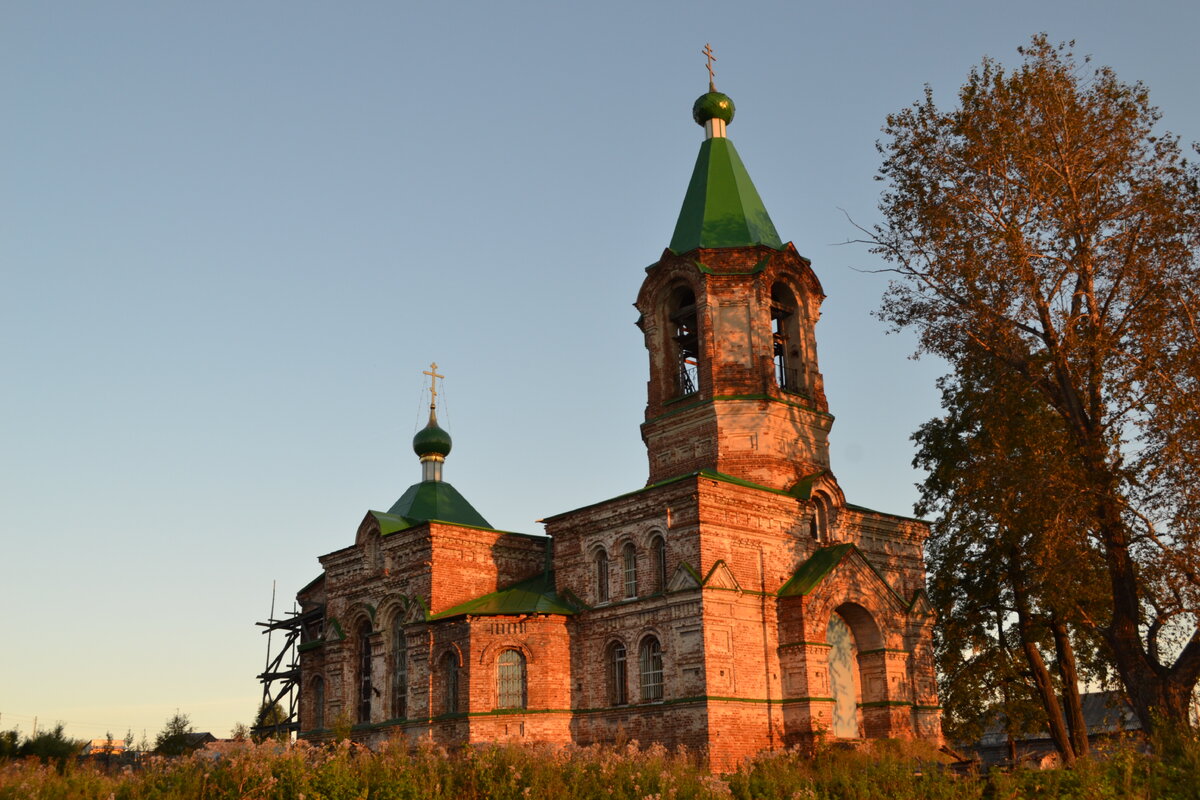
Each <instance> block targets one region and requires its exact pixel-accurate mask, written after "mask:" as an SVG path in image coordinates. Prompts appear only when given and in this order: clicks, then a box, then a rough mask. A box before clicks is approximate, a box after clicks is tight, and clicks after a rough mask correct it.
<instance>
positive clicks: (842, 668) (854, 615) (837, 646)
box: [825, 603, 883, 739]
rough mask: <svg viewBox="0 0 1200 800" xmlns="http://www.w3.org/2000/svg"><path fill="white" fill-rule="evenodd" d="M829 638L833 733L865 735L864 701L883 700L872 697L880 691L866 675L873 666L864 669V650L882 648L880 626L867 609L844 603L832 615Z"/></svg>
mask: <svg viewBox="0 0 1200 800" xmlns="http://www.w3.org/2000/svg"><path fill="white" fill-rule="evenodd" d="M825 641H826V643H827V644H829V689H830V694H831V695H832V696H833V701H834V706H833V719H832V720H831V722H830V731H829V732H830V733H831V734H832V735H833V736H836V737H838V738H839V739H858V738H861V737H862V735H863V719H862V704H863V703H864V702H866V701H870V700H877V699H879V698H876V697H872V696H870V695H871V694H872V692H875V691H876V690H875V689H874V688H872V687H873V685H874V683H873V682H872V681H871V680H870V676H868V675H867V674H866V673H867V672H870V669H864V667H866V666H867V665H866V664H864V659H863V657H862V653H863V652H864V651H866V652H875V651H878V650H879V649H880V648H882V646H883V641H882V637H881V635H880V633H879V627H878V626H877V625H876V624H875V620H874V619H872V618H871V615H870V613H868V612H867V610H866V609H865V608H863V607H862V606H860V605H857V604H855V603H843V604H842V605H840V606H838V607H837V608H836V609H835V610H834V612H833V613H832V614H830V615H829V623H828V625H827V626H826V629H825ZM867 660H869V659H867Z"/></svg>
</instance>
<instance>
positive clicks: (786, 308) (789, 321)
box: [771, 283, 800, 392]
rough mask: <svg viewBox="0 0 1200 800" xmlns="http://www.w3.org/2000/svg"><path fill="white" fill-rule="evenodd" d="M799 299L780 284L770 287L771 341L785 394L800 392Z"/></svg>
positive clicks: (778, 379)
mask: <svg viewBox="0 0 1200 800" xmlns="http://www.w3.org/2000/svg"><path fill="white" fill-rule="evenodd" d="M796 317H797V314H796V298H795V297H794V296H793V295H792V292H791V290H790V289H788V288H787V287H786V286H784V285H783V284H781V283H777V284H775V285H774V286H772V287H771V338H772V339H773V341H774V348H775V383H776V384H777V385H778V386H779V388H780V389H783V390H784V391H785V392H799V391H800V374H799V365H800V343H799V341H798V340H799V330H798V328H797V324H796V323H797V319H796Z"/></svg>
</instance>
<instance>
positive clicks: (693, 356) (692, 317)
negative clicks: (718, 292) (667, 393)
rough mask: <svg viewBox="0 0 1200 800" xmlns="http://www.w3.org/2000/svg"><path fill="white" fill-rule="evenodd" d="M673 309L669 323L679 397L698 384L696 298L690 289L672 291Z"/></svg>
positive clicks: (698, 340) (693, 392) (694, 389)
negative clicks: (671, 328) (671, 329)
mask: <svg viewBox="0 0 1200 800" xmlns="http://www.w3.org/2000/svg"><path fill="white" fill-rule="evenodd" d="M673 299H674V303H672V305H673V306H674V307H675V311H673V312H672V313H671V323H672V327H673V329H674V335H673V336H672V337H671V338H672V339H673V340H674V341H675V351H676V361H675V364H676V369H675V374H676V386H675V388H676V394H677V395H678V396H680V397H682V396H684V395H689V394H695V393H696V390H697V388H698V386H699V377H698V374H697V367H698V364H699V360H700V337H699V335H698V331H697V326H696V298H695V295H693V294H692V292H691V290H689V289H686V288H683V287H680V288H678V289H676V290H675V292H674V298H673Z"/></svg>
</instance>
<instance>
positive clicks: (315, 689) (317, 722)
mask: <svg viewBox="0 0 1200 800" xmlns="http://www.w3.org/2000/svg"><path fill="white" fill-rule="evenodd" d="M308 727H309V728H311V729H312V730H320V729H321V728H324V727H325V679H324V678H322V677H321V676H320V675H318V676H317V677H315V678H313V682H312V722H311V723H309V725H308Z"/></svg>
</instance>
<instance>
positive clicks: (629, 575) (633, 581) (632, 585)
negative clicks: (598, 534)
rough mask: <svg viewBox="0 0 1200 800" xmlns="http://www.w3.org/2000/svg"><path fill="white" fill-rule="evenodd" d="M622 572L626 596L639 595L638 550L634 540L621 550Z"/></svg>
mask: <svg viewBox="0 0 1200 800" xmlns="http://www.w3.org/2000/svg"><path fill="white" fill-rule="evenodd" d="M621 574H622V575H623V576H624V578H625V580H624V584H625V596H626V597H637V550H635V549H634V548H633V543H632V542H629V543H626V545H625V547H624V548H623V549H622V550H621Z"/></svg>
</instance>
